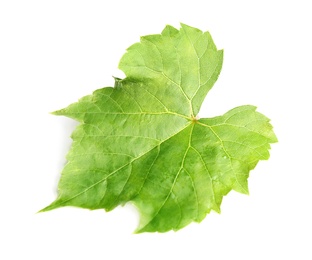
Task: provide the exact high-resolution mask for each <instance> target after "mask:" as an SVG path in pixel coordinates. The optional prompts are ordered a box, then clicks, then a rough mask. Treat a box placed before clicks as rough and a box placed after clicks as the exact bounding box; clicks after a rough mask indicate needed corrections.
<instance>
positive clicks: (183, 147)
mask: <svg viewBox="0 0 312 260" xmlns="http://www.w3.org/2000/svg"><path fill="white" fill-rule="evenodd" d="M222 61H223V51H222V50H217V48H216V46H215V44H214V42H213V40H212V38H211V36H210V34H209V33H208V32H204V33H203V32H202V31H200V30H198V29H196V28H193V27H190V26H187V25H184V24H181V29H180V30H177V29H175V28H173V27H172V26H166V27H165V29H164V30H163V32H162V33H161V34H157V35H148V36H144V37H141V40H140V42H139V43H135V44H134V45H132V46H130V47H129V48H128V49H127V52H126V53H125V54H124V56H123V57H122V59H121V61H120V64H119V68H120V69H121V70H122V71H124V73H125V74H126V77H125V78H124V79H119V78H115V86H114V87H105V88H102V89H99V90H96V91H95V92H94V93H93V94H92V95H89V96H85V97H83V98H82V99H80V100H79V101H78V102H77V103H74V104H71V105H70V106H68V107H67V108H64V109H61V110H58V111H56V112H54V114H56V115H63V116H67V117H70V118H73V119H75V120H77V121H79V122H80V125H79V126H78V127H77V128H76V129H75V130H74V132H73V134H72V139H73V144H72V147H71V149H70V151H69V153H68V155H67V160H68V163H67V164H66V165H65V167H64V169H63V172H62V175H61V179H60V181H59V186H58V189H59V194H58V198H57V199H56V200H55V201H54V202H53V203H52V204H50V205H49V206H47V207H46V208H44V209H43V210H42V211H48V210H52V209H55V208H59V207H63V206H77V207H82V208H87V209H105V210H106V211H110V210H112V209H114V208H115V207H116V206H118V205H123V204H125V203H127V202H131V203H133V204H134V205H135V206H136V207H137V208H138V210H139V212H140V215H141V219H140V224H139V227H138V229H137V231H136V232H138V233H139V232H155V231H158V232H166V231H169V230H179V229H181V228H183V227H184V226H186V225H188V224H189V223H190V222H192V221H196V222H200V221H201V220H203V219H204V218H205V216H206V214H207V213H209V212H210V211H211V210H214V211H216V212H220V204H221V202H222V198H223V196H225V195H226V194H227V193H228V192H229V191H230V190H232V189H233V190H236V191H238V192H241V193H248V185H247V179H248V176H249V171H250V170H252V169H253V168H254V167H255V166H256V164H257V163H258V161H259V160H266V159H268V158H269V152H268V150H269V149H270V143H273V142H276V141H277V139H276V136H275V134H274V132H273V130H272V126H271V125H270V123H269V119H268V118H266V117H265V116H264V115H262V114H260V113H259V112H257V111H256V107H254V106H250V105H248V106H240V107H237V108H234V109H232V110H230V111H229V112H227V113H225V114H224V115H222V116H218V117H214V118H209V119H208V118H202V119H198V118H196V115H197V114H198V112H199V109H200V107H201V104H202V102H203V100H204V98H205V96H206V94H207V93H208V91H209V90H210V89H211V88H212V86H213V84H214V82H215V81H216V80H217V78H218V76H219V73H220V70H221V67H222Z"/></svg>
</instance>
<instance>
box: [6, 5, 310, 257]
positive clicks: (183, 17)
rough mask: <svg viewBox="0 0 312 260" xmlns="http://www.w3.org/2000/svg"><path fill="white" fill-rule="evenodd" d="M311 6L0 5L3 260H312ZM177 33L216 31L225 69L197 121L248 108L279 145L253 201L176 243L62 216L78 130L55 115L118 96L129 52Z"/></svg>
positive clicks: (262, 166) (229, 201) (115, 216)
mask: <svg viewBox="0 0 312 260" xmlns="http://www.w3.org/2000/svg"><path fill="white" fill-rule="evenodd" d="M309 2H310V1H300V0H295V1H285V0H284V1H273V0H271V1H264V0H262V1H250V0H249V1H239V0H236V1H220V0H216V1H196V0H192V1H181V0H180V1H169V0H166V1H147V0H145V1H136V0H131V1H120V0H114V1H104V0H103V1H78V0H75V1H66V0H62V1H57V0H54V1H43V0H40V1H32V0H28V1H14V0H13V1H9V0H8V1H1V2H0V115H1V117H0V120H1V121H0V131H1V133H0V140H1V143H0V149H1V161H0V174H1V175H0V176H1V179H0V181H1V183H0V184H1V188H0V200H1V204H0V205H1V213H0V219H1V221H0V239H1V241H0V258H1V259H6V260H7V259H122V258H130V259H196V258H198V259H199V258H200V259H214V260H218V259H240V260H247V259H248V260H250V259H253V260H254V259H274V260H275V259H300V260H305V259H312V251H311V250H312V249H311V245H312V235H311V234H312V233H311V232H312V225H311V220H312V214H311V205H312V202H311V201H312V195H311V183H312V177H311V175H312V171H311V163H312V159H311V155H312V154H311V149H310V148H311V145H312V141H311V139H312V137H311V133H312V129H311V112H312V109H311V97H312V95H311V92H309V91H310V89H311V88H312V79H311V78H312V73H311V69H312V64H311V63H312V51H311V48H312V38H311V35H312V34H311V24H312V18H311V17H312V16H311V7H310V6H309V4H308V3H309ZM179 22H183V23H186V24H188V25H191V26H194V27H197V28H200V29H202V30H209V31H210V33H211V34H212V36H213V38H214V40H215V42H216V45H217V46H218V48H220V49H224V66H223V70H222V72H221V75H220V77H219V80H218V82H217V83H216V84H215V86H214V88H213V90H212V91H211V92H210V93H209V95H208V97H207V99H206V100H205V103H204V106H203V107H202V110H201V113H200V115H201V116H202V117H207V116H215V115H219V114H222V113H224V112H226V111H227V110H228V109H231V108H233V107H235V106H239V105H244V104H253V105H256V106H258V110H259V111H260V112H262V113H264V114H265V115H267V116H268V117H270V118H271V119H272V124H273V125H274V129H275V132H276V134H277V136H278V139H279V143H278V144H274V145H272V150H271V158H270V160H268V161H262V162H260V163H259V164H258V166H257V167H256V169H255V170H253V171H252V172H251V177H250V181H249V186H250V195H249V196H245V195H241V194H238V193H235V192H231V193H230V194H229V195H228V196H226V197H225V198H224V201H223V204H222V207H221V209H222V213H221V214H220V215H218V214H216V213H211V214H210V215H208V216H207V217H206V219H205V220H204V221H202V223H200V224H195V223H193V224H191V225H189V226H188V227H186V228H184V229H183V230H181V231H179V232H176V233H175V232H168V233H165V234H158V233H154V234H153V233H151V234H150V233H146V234H140V235H134V234H132V232H133V231H134V230H135V228H136V226H137V224H138V214H137V213H136V211H135V210H134V208H133V207H132V206H130V205H128V206H125V207H123V208H121V207H119V208H117V209H115V210H114V211H112V212H109V213H105V212H104V211H103V210H97V211H89V210H83V209H77V208H70V207H67V208H62V209H58V210H54V211H50V212H47V213H40V214H36V212H37V211H38V210H40V209H41V208H43V207H45V206H46V205H48V204H49V203H50V202H52V201H53V200H54V199H55V198H56V187H57V182H58V179H59V176H60V171H61V169H62V168H63V166H64V164H65V162H66V161H65V155H66V153H67V151H68V148H69V146H70V143H71V140H70V138H69V135H70V133H71V131H72V130H73V129H74V127H75V125H76V123H74V122H73V121H71V120H69V119H66V118H62V117H56V116H52V115H50V114H49V112H51V111H54V110H56V109H59V108H63V107H64V106H67V105H68V104H70V103H72V102H75V101H76V100H77V99H78V98H80V97H82V96H84V95H87V94H90V93H91V92H92V91H93V90H95V89H98V88H101V87H104V86H109V85H112V84H113V78H112V77H111V76H112V75H114V76H120V75H122V73H121V72H119V71H118V70H117V69H116V68H117V65H118V61H119V59H120V57H121V56H122V55H123V53H124V52H125V49H126V48H127V47H128V46H130V45H131V44H132V43H134V42H137V41H138V40H139V36H142V35H146V34H152V33H160V32H161V30H162V29H163V27H164V26H165V25H166V24H171V25H173V26H175V27H179Z"/></svg>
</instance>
